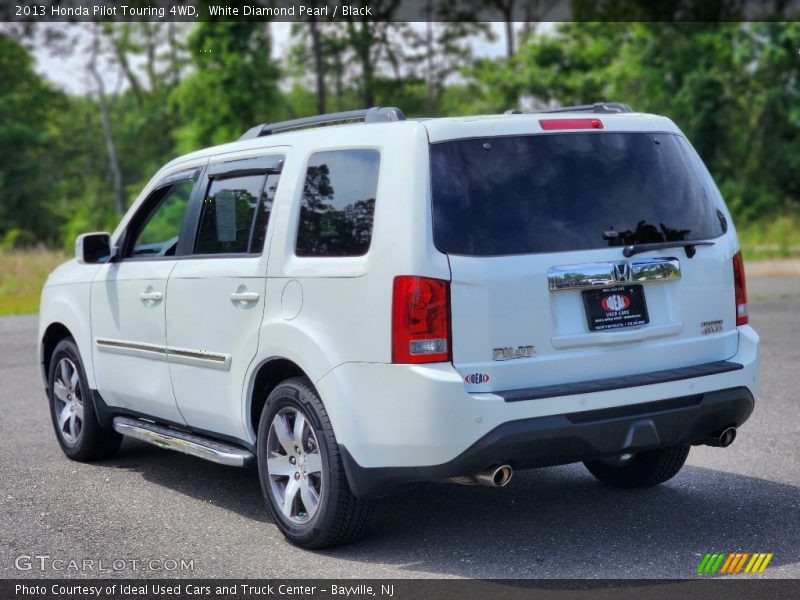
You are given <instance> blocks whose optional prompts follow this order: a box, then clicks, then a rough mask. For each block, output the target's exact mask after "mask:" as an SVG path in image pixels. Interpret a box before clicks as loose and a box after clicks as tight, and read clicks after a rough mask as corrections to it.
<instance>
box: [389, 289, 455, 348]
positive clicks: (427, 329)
mask: <svg viewBox="0 0 800 600" xmlns="http://www.w3.org/2000/svg"><path fill="white" fill-rule="evenodd" d="M449 360H450V284H449V282H447V281H443V280H441V279H431V278H429V277H414V276H411V275H401V276H399V277H395V278H394V292H393V295H392V362H394V363H431V362H444V361H449Z"/></svg>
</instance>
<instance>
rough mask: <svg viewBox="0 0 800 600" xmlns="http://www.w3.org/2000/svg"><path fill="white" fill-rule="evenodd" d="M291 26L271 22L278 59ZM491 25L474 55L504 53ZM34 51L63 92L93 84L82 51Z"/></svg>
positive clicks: (496, 26)
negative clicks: (488, 35) (489, 35)
mask: <svg viewBox="0 0 800 600" xmlns="http://www.w3.org/2000/svg"><path fill="white" fill-rule="evenodd" d="M291 25H292V24H291V23H272V24H271V27H272V35H273V49H272V54H273V57H274V58H275V59H276V60H278V61H281V60H282V59H283V58H284V57H285V56H286V54H287V52H288V49H289V46H290V39H289V38H290V30H291ZM414 25H415V26H419V27H422V26H423V24H422V23H418V24H417V23H415V24H414ZM70 27H75V28H78V27H85V28H86V32H85V34H82V35H80V36H79V37H83V38H85V40H86V42H87V43H88V41H89V40H90V37H89V35H90V34H89V24H85V25H83V24H76V25H72V26H70ZM492 28H493V30H494V33H495V38H496V39H495V41H494V42H487V41H486V40H484V39H480V40H476V41H475V44H474V45H473V51H474V52H475V54H476V55H477V56H490V57H493V56H500V55H502V54H503V53H504V52H505V39H504V37H503V24H502V23H492ZM33 54H34V56H35V57H36V60H37V65H38V71H39V72H40V73H41V74H42V75H44V76H45V77H47V78H48V79H49V80H50V81H52V82H53V83H54V84H56V85H57V86H58V87H60V88H61V89H63V90H64V91H66V92H70V93H73V94H83V93H85V92H86V91H87V90H88V89H90V88H91V87H92V86H91V83H90V81H89V76H88V74H87V72H86V68H85V67H86V55H85V54H84V53H83V52H80V51H76V52H72V53H69V54H62V55H59V54H57V53H55V52H53V51H52V50H51V49H48V48H46V47H44V46H43V45H40V46H38V47H37V48H35V49H34V51H33ZM105 84H106V89H107V90H108V91H109V92H113V91H115V90H117V89H119V86H122V85H124V83H123V81H122V79H121V75H120V74H119V73H117V72H106V73H105Z"/></svg>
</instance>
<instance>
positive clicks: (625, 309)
mask: <svg viewBox="0 0 800 600" xmlns="http://www.w3.org/2000/svg"><path fill="white" fill-rule="evenodd" d="M583 305H584V306H585V307H586V320H587V321H588V323H589V329H591V330H592V331H605V330H608V329H619V328H621V327H636V326H638V325H645V324H647V323H648V322H649V321H650V319H649V318H648V316H647V305H646V304H645V301H644V290H642V286H640V285H618V286H614V287H610V288H602V289H597V290H586V291H585V292H583Z"/></svg>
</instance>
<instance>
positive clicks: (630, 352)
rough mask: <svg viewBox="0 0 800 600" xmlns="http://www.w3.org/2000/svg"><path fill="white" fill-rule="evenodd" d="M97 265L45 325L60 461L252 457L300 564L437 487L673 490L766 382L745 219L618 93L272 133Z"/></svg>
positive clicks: (739, 419) (172, 201)
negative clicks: (559, 476) (409, 494)
mask: <svg viewBox="0 0 800 600" xmlns="http://www.w3.org/2000/svg"><path fill="white" fill-rule="evenodd" d="M75 250H76V259H75V260H73V261H70V262H68V263H66V264H64V265H62V266H60V267H59V268H57V269H56V270H55V271H54V272H53V273H52V274H51V275H50V277H49V279H48V281H47V284H46V286H45V288H44V290H43V292H42V300H41V313H40V315H41V316H40V319H41V323H40V332H39V342H40V343H39V348H40V358H41V366H42V374H43V376H44V380H45V385H46V390H47V396H48V399H49V402H50V408H51V414H52V421H53V425H54V427H55V432H56V436H57V439H58V442H59V444H60V445H61V447H62V448H63V451H64V453H65V454H66V455H67V456H68V457H69V458H71V459H74V460H81V461H90V460H95V459H101V458H105V457H109V456H111V455H112V454H113V453H114V452H116V451H117V449H118V448H119V446H120V441H121V440H122V438H123V436H129V437H132V438H137V439H139V440H144V441H147V442H151V443H154V444H157V445H159V446H162V447H165V448H171V449H173V450H178V451H180V452H184V453H188V454H191V455H194V456H197V457H201V458H204V459H208V460H211V461H215V462H217V463H222V464H226V465H234V466H247V465H254V466H255V467H257V470H258V473H259V477H260V481H261V485H262V488H263V492H264V497H265V499H266V503H267V506H268V508H269V511H270V512H271V514H272V516H273V518H274V522H275V524H276V525H277V526H278V527H279V528H280V530H281V531H282V532H283V533H284V534H285V535H286V537H287V538H288V539H289V540H291V541H292V542H294V543H295V544H298V545H300V546H303V547H307V548H321V547H325V546H332V545H336V544H341V543H345V542H347V541H349V540H351V539H353V538H354V537H355V536H357V535H359V534H360V533H361V531H362V530H363V528H364V525H365V523H366V520H367V515H368V509H369V505H370V500H369V499H370V498H371V497H375V496H380V495H384V494H387V493H390V492H391V491H392V490H396V489H398V488H401V487H404V486H408V485H411V484H418V483H421V482H454V483H463V484H485V485H489V486H495V487H502V486H504V485H506V484H507V483H508V481H509V480H510V479H511V477H512V474H513V471H514V470H516V469H529V468H533V467H542V466H548V465H559V464H566V463H573V462H583V463H584V464H585V465H586V467H587V468H588V470H589V471H590V472H591V473H592V474H593V475H594V476H595V477H597V478H598V479H599V480H600V481H602V482H605V483H608V484H613V485H617V486H623V487H634V488H635V487H644V486H652V485H656V484H659V483H662V482H664V481H666V480H668V479H670V478H671V477H673V476H674V475H675V474H676V473H677V472H678V471H679V470H680V469H681V467H682V465H683V464H684V462H685V460H686V457H687V455H688V453H689V449H690V447H691V446H692V445H699V444H707V445H712V446H727V445H728V444H730V443H731V442H732V441H733V438H734V437H735V435H736V430H737V428H738V427H740V426H741V425H742V423H744V422H745V421H746V420H747V418H748V417H749V416H750V414H751V412H752V410H753V406H754V398H755V396H756V394H757V391H758V363H759V358H758V347H759V340H758V336H757V335H756V333H755V331H754V330H753V329H752V328H751V327H750V326H749V325H748V315H747V299H746V292H745V278H744V267H743V263H742V256H741V253H740V251H739V245H738V241H737V238H736V232H735V229H734V226H733V222H732V221H731V217H730V214H729V212H728V210H727V208H726V207H725V203H724V201H723V199H722V197H721V195H720V193H719V191H718V189H717V187H716V185H715V184H714V182H713V180H712V178H711V176H710V175H709V173H708V171H707V170H706V168H705V167H704V165H703V163H702V161H701V160H700V158H699V157H698V155H697V153H696V152H695V151H694V150H693V148H692V146H691V145H690V143H689V142H688V141H687V140H686V138H685V137H684V135H683V134H682V133H681V132H680V130H679V129H678V128H677V127H676V126H675V124H674V123H672V121H670V120H669V119H667V118H664V117H660V116H654V115H648V114H637V113H633V112H631V111H630V109H629V108H628V107H627V106H625V105H617V104H596V105H589V106H581V107H572V108H568V109H558V110H555V111H544V112H537V113H531V114H522V113H519V112H512V113H507V114H503V115H492V116H476V117H457V118H438V119H420V120H407V119H405V117H404V116H403V113H402V112H401V111H400V110H399V109H396V108H373V109H369V110H365V111H353V112H348V113H337V114H333V115H322V116H319V117H310V118H306V119H299V120H293V121H288V122H282V123H273V124H264V125H259V126H256V127H254V128H253V129H251V130H249V131H248V132H246V133H245V134H244V135H243V136H242V138H241V139H240V140H238V141H236V142H234V143H230V144H225V145H222V146H217V147H214V148H210V149H206V150H201V151H199V152H194V153H192V154H188V155H186V156H183V157H181V158H178V159H176V160H173V161H172V162H170V163H169V164H167V165H166V166H164V167H163V168H162V169H161V170H160V171H159V172H158V173H157V174H156V175H155V176H154V177H153V179H152V181H151V182H150V183H149V184H148V185H147V186H146V187H145V189H144V190H143V191H142V193H141V194H140V196H139V198H138V199H137V200H136V201H135V203H134V204H133V206H132V207H131V209H130V211H129V212H128V214H127V215H126V216H125V217H124V218H123V219H122V222H121V223H120V225H119V226H118V228H117V229H116V231H115V232H114V233H113V234H107V233H90V234H84V235H82V236H80V237H79V238H78V240H77V242H76V249H75Z"/></svg>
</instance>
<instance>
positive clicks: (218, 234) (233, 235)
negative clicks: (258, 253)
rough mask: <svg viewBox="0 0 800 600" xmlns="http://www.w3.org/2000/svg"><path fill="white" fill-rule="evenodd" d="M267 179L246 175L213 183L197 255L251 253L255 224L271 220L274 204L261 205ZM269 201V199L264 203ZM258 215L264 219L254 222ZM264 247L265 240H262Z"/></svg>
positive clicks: (204, 208) (202, 217) (200, 228)
mask: <svg viewBox="0 0 800 600" xmlns="http://www.w3.org/2000/svg"><path fill="white" fill-rule="evenodd" d="M265 180H266V176H265V175H263V174H259V175H245V176H241V177H230V178H223V179H219V178H217V179H213V180H212V181H211V185H209V187H208V193H207V194H206V197H205V199H204V200H203V210H202V213H201V215H200V226H199V229H198V232H197V242H196V244H195V253H196V254H244V253H247V252H248V251H249V247H250V237H251V233H252V232H253V231H252V230H253V226H254V222H255V221H260V222H261V223H263V225H264V228H265V229H266V221H265V218H264V217H265V216H266V218H268V212H267V213H265V212H264V211H265V209H266V208H267V207H268V209H269V210H271V204H269V205H268V203H267V202H266V201H265V202H262V201H261V200H262V194H263V192H264V182H265ZM265 200H266V199H265ZM256 214H260V215H261V219H260V220H259V219H254V217H255V215H256ZM261 243H262V245H263V238H262V240H261Z"/></svg>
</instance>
